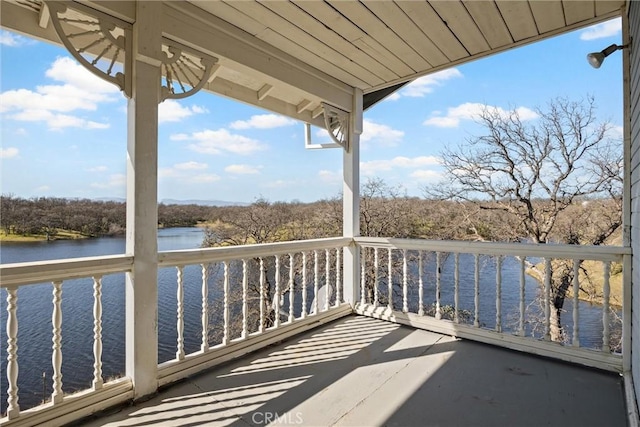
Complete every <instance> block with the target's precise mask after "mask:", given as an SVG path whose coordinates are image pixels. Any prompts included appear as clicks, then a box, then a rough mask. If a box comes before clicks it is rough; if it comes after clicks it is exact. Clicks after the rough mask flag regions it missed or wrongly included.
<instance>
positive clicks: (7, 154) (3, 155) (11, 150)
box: [0, 147, 20, 159]
mask: <svg viewBox="0 0 640 427" xmlns="http://www.w3.org/2000/svg"><path fill="white" fill-rule="evenodd" d="M18 154H20V151H19V150H18V149H17V148H16V147H7V148H0V159H10V158H12V157H16V156H17V155H18Z"/></svg>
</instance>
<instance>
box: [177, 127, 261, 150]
mask: <svg viewBox="0 0 640 427" xmlns="http://www.w3.org/2000/svg"><path fill="white" fill-rule="evenodd" d="M170 139H171V140H173V141H193V143H191V144H189V145H188V146H187V147H188V148H189V149H190V150H193V151H195V152H198V153H202V154H220V153H224V152H227V153H233V154H240V155H248V154H253V153H255V152H257V151H262V150H266V148H267V146H266V145H265V144H263V143H261V142H260V141H257V140H255V139H251V138H247V137H246V136H242V135H237V134H232V133H230V132H229V131H228V130H226V129H218V130H210V129H207V130H204V131H201V132H194V133H192V134H191V135H187V134H183V133H180V134H175V135H172V136H171V137H170Z"/></svg>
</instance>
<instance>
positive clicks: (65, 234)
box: [0, 230, 87, 242]
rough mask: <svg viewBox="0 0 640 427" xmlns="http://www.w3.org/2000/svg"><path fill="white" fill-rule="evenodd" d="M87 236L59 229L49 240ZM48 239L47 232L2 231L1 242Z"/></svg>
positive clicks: (0, 233)
mask: <svg viewBox="0 0 640 427" xmlns="http://www.w3.org/2000/svg"><path fill="white" fill-rule="evenodd" d="M86 238H87V236H85V235H83V234H81V233H78V232H75V231H68V230H59V231H58V232H57V233H56V234H55V236H49V239H48V240H74V239H86ZM46 240H47V235H46V234H26V235H22V234H7V233H6V232H4V231H0V242H43V241H46Z"/></svg>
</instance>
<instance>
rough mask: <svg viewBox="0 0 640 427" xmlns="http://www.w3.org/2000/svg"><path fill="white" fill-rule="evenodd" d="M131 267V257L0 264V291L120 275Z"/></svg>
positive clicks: (117, 256)
mask: <svg viewBox="0 0 640 427" xmlns="http://www.w3.org/2000/svg"><path fill="white" fill-rule="evenodd" d="M132 266H133V256H131V255H107V256H98V257H86V258H71V259H62V260H48V261H36V262H20V263H14V264H0V288H11V287H16V286H21V285H29V284H34V283H43V282H53V281H57V280H69V279H78V278H81V277H92V276H102V275H105V274H110V273H122V272H127V271H131V268H132Z"/></svg>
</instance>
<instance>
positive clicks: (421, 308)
mask: <svg viewBox="0 0 640 427" xmlns="http://www.w3.org/2000/svg"><path fill="white" fill-rule="evenodd" d="M422 268H423V266H422V251H418V315H420V316H424V288H423V285H424V283H423V281H422Z"/></svg>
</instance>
